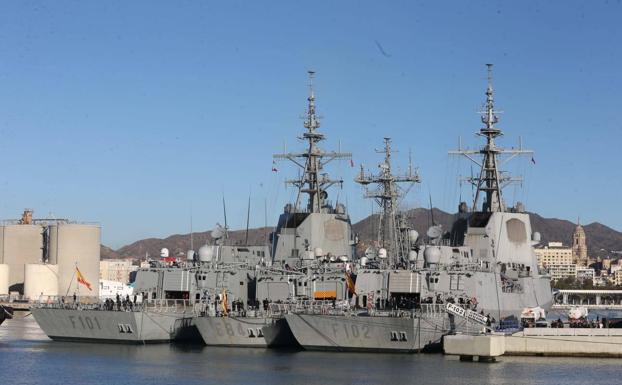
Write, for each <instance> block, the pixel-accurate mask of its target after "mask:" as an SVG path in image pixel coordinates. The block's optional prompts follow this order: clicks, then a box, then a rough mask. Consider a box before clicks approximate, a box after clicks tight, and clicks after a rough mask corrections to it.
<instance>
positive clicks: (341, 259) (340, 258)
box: [339, 255, 348, 262]
mask: <svg viewBox="0 0 622 385" xmlns="http://www.w3.org/2000/svg"><path fill="white" fill-rule="evenodd" d="M339 260H340V261H341V262H348V256H347V255H342V256H341V257H339Z"/></svg>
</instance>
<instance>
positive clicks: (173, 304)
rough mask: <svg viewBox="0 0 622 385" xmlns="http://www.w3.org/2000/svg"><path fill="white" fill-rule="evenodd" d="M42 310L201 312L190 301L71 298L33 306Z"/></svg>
mask: <svg viewBox="0 0 622 385" xmlns="http://www.w3.org/2000/svg"><path fill="white" fill-rule="evenodd" d="M32 306H33V307H35V308H42V309H66V310H96V311H125V312H140V311H149V312H157V313H171V314H186V313H195V312H198V311H200V307H201V306H202V303H200V301H195V300H188V299H149V300H143V301H140V302H136V303H134V302H132V301H130V302H127V301H125V302H122V303H116V302H114V303H112V304H110V303H108V304H107V303H106V302H105V301H88V300H87V299H85V298H79V299H77V300H76V301H75V302H74V301H73V299H72V298H71V297H67V298H65V297H58V298H48V300H47V301H45V302H35V303H33V305H32Z"/></svg>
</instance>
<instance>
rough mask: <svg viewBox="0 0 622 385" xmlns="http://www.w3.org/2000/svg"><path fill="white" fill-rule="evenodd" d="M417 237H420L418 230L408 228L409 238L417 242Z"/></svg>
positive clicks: (412, 241)
mask: <svg viewBox="0 0 622 385" xmlns="http://www.w3.org/2000/svg"><path fill="white" fill-rule="evenodd" d="M417 239H419V233H418V232H417V230H408V240H410V243H415V242H417Z"/></svg>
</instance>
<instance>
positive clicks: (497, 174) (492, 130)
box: [449, 64, 533, 212]
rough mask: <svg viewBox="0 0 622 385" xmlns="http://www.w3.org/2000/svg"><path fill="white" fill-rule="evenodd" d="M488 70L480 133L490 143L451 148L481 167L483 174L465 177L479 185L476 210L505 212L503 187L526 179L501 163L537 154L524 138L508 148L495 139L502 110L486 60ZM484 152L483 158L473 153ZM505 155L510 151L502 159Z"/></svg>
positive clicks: (454, 153) (498, 130) (451, 152)
mask: <svg viewBox="0 0 622 385" xmlns="http://www.w3.org/2000/svg"><path fill="white" fill-rule="evenodd" d="M486 67H487V72H488V87H487V88H486V104H485V105H484V108H483V110H482V111H480V114H481V119H482V123H484V127H482V128H481V129H480V130H479V132H478V133H477V135H478V136H481V137H484V138H486V144H485V145H484V146H483V147H482V148H480V149H479V150H468V149H463V148H462V144H461V143H460V145H459V147H458V150H455V151H450V152H449V153H450V154H452V155H462V156H464V157H466V158H467V159H469V160H471V161H472V162H473V163H475V164H476V165H477V166H478V167H479V168H480V173H479V176H471V177H469V178H466V179H465V180H466V181H467V182H469V183H471V184H472V185H473V186H475V188H476V192H475V198H474V200H473V207H472V211H482V212H503V211H506V207H505V203H504V201H503V198H502V190H503V188H505V187H506V186H507V185H509V184H510V183H514V182H522V178H512V177H510V176H509V175H507V174H506V173H505V172H503V171H501V170H500V169H499V166H500V165H502V164H504V163H506V162H507V161H509V160H510V159H512V158H514V157H516V156H517V155H525V154H533V151H531V150H525V149H523V146H522V141H520V142H519V147H518V148H517V149H514V148H512V149H504V148H501V147H497V145H496V143H495V139H496V138H498V137H500V136H502V135H503V131H502V130H501V129H500V128H499V127H496V126H495V124H497V123H498V122H499V118H498V117H497V114H498V113H500V111H497V110H495V107H494V95H493V94H494V92H493V88H492V64H486ZM477 154H478V155H481V161H480V160H478V159H476V158H475V157H474V156H473V155H477ZM502 155H509V156H508V157H507V158H505V159H503V161H501V159H500V158H501V156H502ZM481 196H484V198H485V199H484V201H483V203H482V206H481V210H478V203H479V199H480V197H481Z"/></svg>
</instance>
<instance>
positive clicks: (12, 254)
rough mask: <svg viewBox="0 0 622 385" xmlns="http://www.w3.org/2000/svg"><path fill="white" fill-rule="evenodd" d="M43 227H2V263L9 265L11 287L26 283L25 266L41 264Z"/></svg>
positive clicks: (21, 225)
mask: <svg viewBox="0 0 622 385" xmlns="http://www.w3.org/2000/svg"><path fill="white" fill-rule="evenodd" d="M42 255H43V227H42V226H40V225H33V224H13V225H4V226H0V263H3V264H6V265H9V286H13V285H16V284H23V283H24V265H25V264H27V263H39V262H41V260H42Z"/></svg>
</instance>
